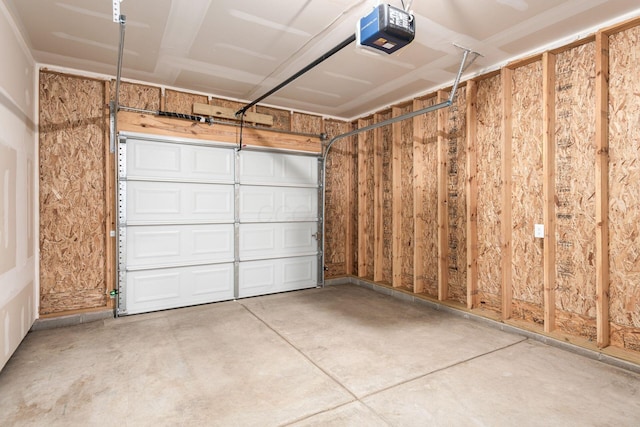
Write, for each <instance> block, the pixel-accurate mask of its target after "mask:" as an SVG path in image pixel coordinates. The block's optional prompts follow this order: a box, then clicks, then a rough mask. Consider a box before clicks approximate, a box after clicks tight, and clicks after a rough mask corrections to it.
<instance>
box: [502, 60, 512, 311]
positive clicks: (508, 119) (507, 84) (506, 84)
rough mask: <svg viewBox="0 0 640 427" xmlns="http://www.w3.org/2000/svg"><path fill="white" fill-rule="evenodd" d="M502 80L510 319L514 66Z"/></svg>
mask: <svg viewBox="0 0 640 427" xmlns="http://www.w3.org/2000/svg"><path fill="white" fill-rule="evenodd" d="M500 76H501V80H502V170H501V175H502V218H501V226H502V230H501V232H502V239H503V240H502V318H503V319H509V318H510V317H511V312H512V307H511V306H512V299H513V286H512V279H513V272H512V268H513V267H512V265H511V264H512V257H513V253H512V248H511V238H512V230H513V226H512V224H511V220H512V219H511V191H512V190H511V187H512V177H511V174H512V165H511V142H512V141H511V140H512V131H513V129H512V125H513V124H512V98H513V70H512V69H510V68H503V69H502V71H501V74H500Z"/></svg>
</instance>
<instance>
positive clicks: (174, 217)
mask: <svg viewBox="0 0 640 427" xmlns="http://www.w3.org/2000/svg"><path fill="white" fill-rule="evenodd" d="M126 191H127V224H129V225H138V224H167V223H178V224H180V223H198V222H200V223H202V222H233V219H234V207H233V201H234V190H233V186H232V185H217V184H189V183H179V182H147V181H129V182H127V189H126Z"/></svg>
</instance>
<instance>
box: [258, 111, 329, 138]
mask: <svg viewBox="0 0 640 427" xmlns="http://www.w3.org/2000/svg"><path fill="white" fill-rule="evenodd" d="M253 108H255V110H256V113H259V114H268V115H270V116H272V117H273V126H266V125H259V126H258V127H268V128H269V129H277V130H284V131H290V130H292V127H293V126H292V123H291V112H290V111H287V110H281V109H278V108H272V107H263V106H262V105H256V106H255V107H253ZM317 133H320V132H317Z"/></svg>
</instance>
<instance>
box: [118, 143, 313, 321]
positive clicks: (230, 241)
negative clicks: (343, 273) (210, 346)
mask: <svg viewBox="0 0 640 427" xmlns="http://www.w3.org/2000/svg"><path fill="white" fill-rule="evenodd" d="M119 141H120V145H119V148H118V156H119V159H118V162H117V164H118V167H119V169H118V171H119V186H118V190H119V197H118V201H119V210H118V214H119V223H118V225H119V232H118V236H119V245H118V247H119V260H120V261H119V262H120V264H119V281H120V282H119V283H120V286H121V288H120V294H119V295H120V296H119V306H118V307H119V310H118V312H119V313H121V314H135V313H144V312H149V311H155V310H163V309H169V308H175V307H183V306H188V305H194V304H203V303H208V302H215V301H223V300H229V299H233V298H238V297H249V296H256V295H264V294H270V293H276V292H283V291H291V290H296V289H305V288H311V287H315V286H316V285H317V283H318V271H319V270H318V268H319V267H318V250H319V247H318V241H317V232H318V227H319V225H318V206H319V204H318V203H319V197H318V188H319V185H318V177H319V173H318V172H319V171H318V158H317V157H316V156H308V155H302V154H292V153H283V152H266V151H252V150H242V151H240V152H236V150H235V149H234V148H224V146H223V145H220V144H218V145H216V144H213V145H209V144H208V143H202V144H201V143H199V142H198V141H188V140H177V139H175V140H174V139H172V138H167V139H166V140H164V139H163V138H154V137H151V136H148V137H147V136H145V135H131V136H130V137H128V136H125V137H121V138H120V139H119ZM120 156H122V157H120Z"/></svg>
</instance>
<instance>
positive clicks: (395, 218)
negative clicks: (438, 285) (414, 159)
mask: <svg viewBox="0 0 640 427" xmlns="http://www.w3.org/2000/svg"><path fill="white" fill-rule="evenodd" d="M401 114H402V110H401V109H400V108H398V107H393V108H392V109H391V115H392V116H393V117H398V116H400V115H401ZM391 126H392V127H391V134H392V145H391V181H392V183H391V185H392V191H393V195H392V201H393V203H392V206H393V208H392V209H393V212H392V215H391V227H392V249H391V254H392V263H393V264H392V267H391V271H392V285H393V287H394V288H397V287H400V286H402V143H403V141H402V122H395V123H393V124H392V125H391Z"/></svg>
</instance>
